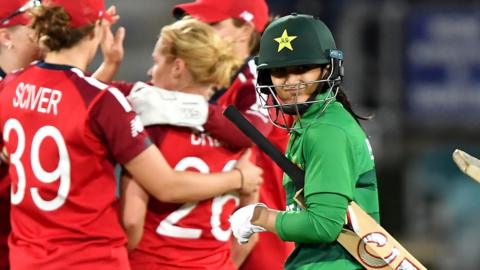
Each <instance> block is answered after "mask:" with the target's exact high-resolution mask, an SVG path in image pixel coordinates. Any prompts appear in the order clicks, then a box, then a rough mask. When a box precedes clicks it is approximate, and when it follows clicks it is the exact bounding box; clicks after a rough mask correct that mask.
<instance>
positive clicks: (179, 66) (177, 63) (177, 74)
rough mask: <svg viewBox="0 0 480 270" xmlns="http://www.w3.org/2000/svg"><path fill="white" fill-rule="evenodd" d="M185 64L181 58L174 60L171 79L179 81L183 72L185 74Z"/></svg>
mask: <svg viewBox="0 0 480 270" xmlns="http://www.w3.org/2000/svg"><path fill="white" fill-rule="evenodd" d="M187 71H188V69H187V64H186V63H185V61H183V59H181V58H175V60H173V65H172V75H173V78H175V79H179V78H182V77H183V75H184V74H185V72H187Z"/></svg>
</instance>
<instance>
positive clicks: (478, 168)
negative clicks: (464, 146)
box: [452, 149, 480, 182]
mask: <svg viewBox="0 0 480 270" xmlns="http://www.w3.org/2000/svg"><path fill="white" fill-rule="evenodd" d="M452 157H453V161H454V162H455V164H457V166H458V168H460V170H462V172H463V173H465V174H466V175H468V176H470V177H471V178H473V179H474V180H475V181H477V182H480V160H478V159H477V158H475V157H473V156H471V155H469V154H467V153H466V152H464V151H462V150H459V149H456V150H455V151H454V152H453V155H452Z"/></svg>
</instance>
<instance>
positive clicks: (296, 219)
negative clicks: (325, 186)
mask: <svg viewBox="0 0 480 270" xmlns="http://www.w3.org/2000/svg"><path fill="white" fill-rule="evenodd" d="M347 206H348V200H347V198H345V197H343V196H341V195H337V194H316V195H312V196H311V197H310V198H308V199H307V208H306V209H304V210H302V211H291V212H282V213H281V214H279V215H278V216H277V219H276V222H275V227H276V230H277V232H278V235H279V236H280V238H281V239H282V240H285V241H294V242H297V243H330V242H333V241H335V240H336V239H337V237H338V235H339V234H340V232H341V230H342V227H343V224H344V222H345V215H346V211H347V210H346V209H347Z"/></svg>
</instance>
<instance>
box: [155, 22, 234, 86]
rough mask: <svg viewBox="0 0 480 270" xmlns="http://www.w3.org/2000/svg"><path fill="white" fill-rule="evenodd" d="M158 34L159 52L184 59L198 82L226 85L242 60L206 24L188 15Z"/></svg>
mask: <svg viewBox="0 0 480 270" xmlns="http://www.w3.org/2000/svg"><path fill="white" fill-rule="evenodd" d="M160 36H161V37H162V40H163V42H164V44H165V46H164V47H163V48H162V49H161V51H160V52H161V53H162V54H164V55H166V56H171V57H172V58H180V59H182V60H183V61H185V63H186V66H187V69H188V71H189V72H190V73H191V75H192V77H193V80H194V81H195V82H197V83H200V84H213V85H215V86H220V87H227V86H229V85H230V82H231V81H230V80H231V78H232V77H233V75H234V73H235V72H236V71H237V70H238V69H239V68H240V65H241V63H242V59H240V58H238V57H236V56H235V54H234V52H233V48H232V47H231V46H230V45H229V44H227V43H226V42H224V41H223V40H222V39H221V38H220V37H219V36H217V34H216V33H215V32H214V31H213V29H212V28H211V26H210V25H208V24H206V23H203V22H201V21H199V20H197V19H194V18H191V17H186V18H183V19H182V20H179V21H176V22H175V23H173V24H170V25H167V26H165V27H163V28H162V30H161V32H160Z"/></svg>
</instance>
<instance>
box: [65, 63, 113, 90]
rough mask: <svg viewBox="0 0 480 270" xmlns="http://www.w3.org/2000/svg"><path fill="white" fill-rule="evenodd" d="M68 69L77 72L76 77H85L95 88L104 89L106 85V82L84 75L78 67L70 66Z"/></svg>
mask: <svg viewBox="0 0 480 270" xmlns="http://www.w3.org/2000/svg"><path fill="white" fill-rule="evenodd" d="M70 70H71V71H72V72H73V73H75V74H77V75H78V77H80V78H83V79H85V80H86V81H87V82H88V83H89V84H91V85H93V86H95V87H96V88H98V89H100V90H105V89H107V87H108V84H104V83H102V82H101V81H98V80H97V79H95V78H93V77H88V76H87V77H86V76H85V74H84V73H83V71H81V70H80V69H78V68H71V69H70Z"/></svg>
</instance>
